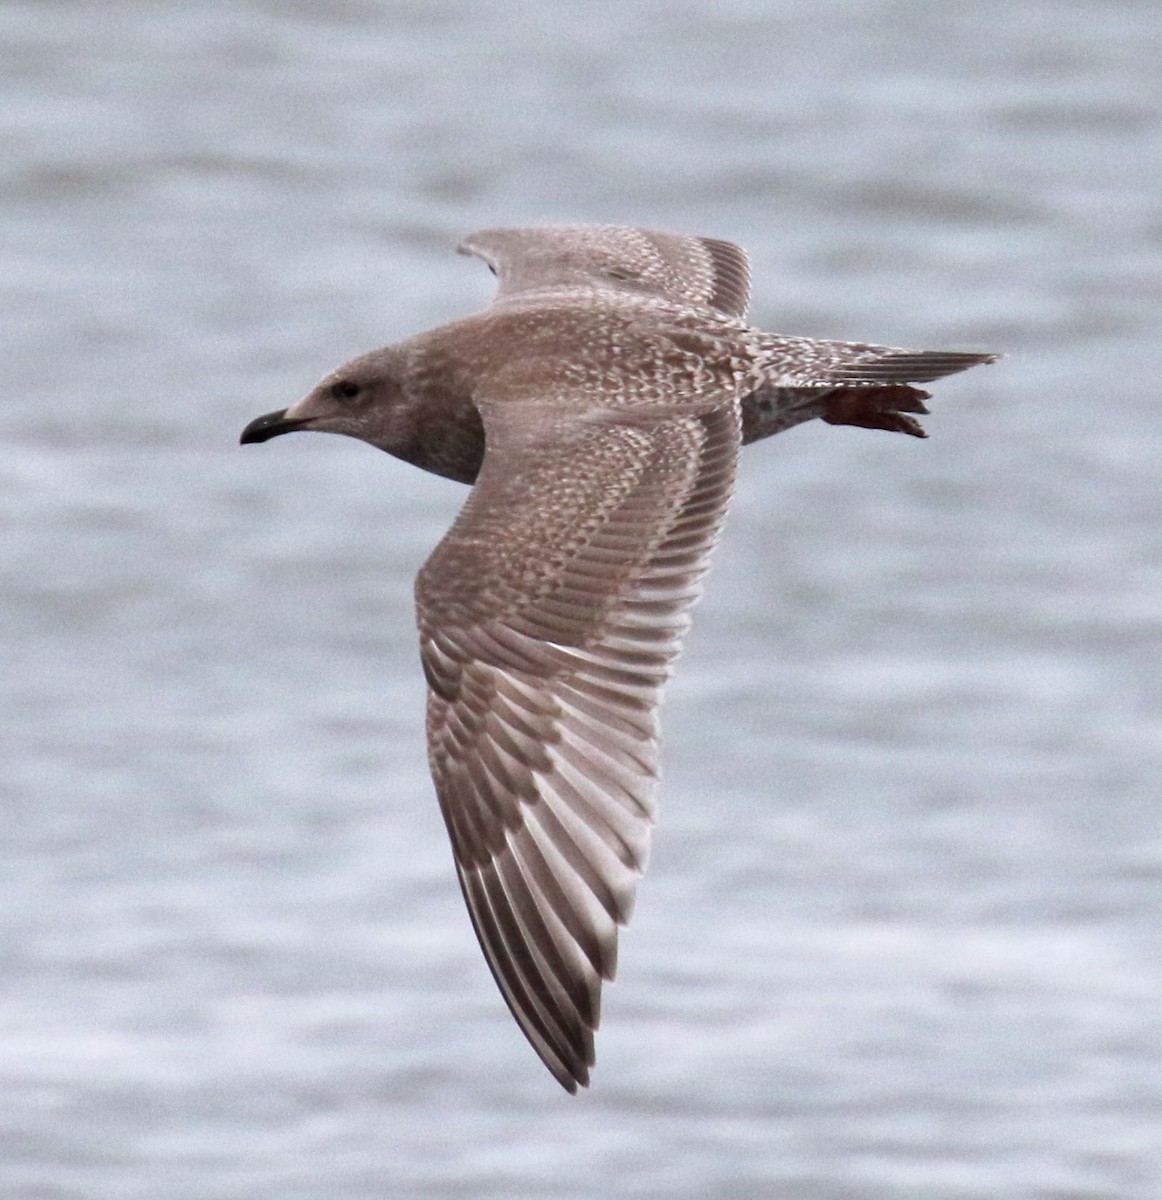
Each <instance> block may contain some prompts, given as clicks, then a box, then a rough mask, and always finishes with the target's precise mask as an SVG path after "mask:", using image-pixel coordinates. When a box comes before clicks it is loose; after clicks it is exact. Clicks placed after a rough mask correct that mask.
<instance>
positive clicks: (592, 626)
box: [416, 403, 739, 1091]
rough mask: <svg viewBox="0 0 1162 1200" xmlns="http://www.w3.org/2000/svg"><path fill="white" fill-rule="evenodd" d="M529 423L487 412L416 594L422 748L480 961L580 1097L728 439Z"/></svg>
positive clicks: (666, 426)
mask: <svg viewBox="0 0 1162 1200" xmlns="http://www.w3.org/2000/svg"><path fill="white" fill-rule="evenodd" d="M490 416H493V417H494V419H493V420H491V421H490ZM520 424H521V422H520V419H519V417H517V418H512V416H511V412H510V413H509V414H506V419H505V420H504V421H503V422H501V421H500V419H499V418H497V417H495V416H494V414H490V412H489V411H488V409H487V408H486V409H485V425H486V428H488V432H489V450H488V454H487V456H486V457H485V461H484V466H483V468H482V470H481V474H480V477H479V480H478V482H477V484H476V487H475V489H474V490H473V492H472V494H471V495H470V497H469V499H468V501H467V503H466V504H465V506H464V509H463V510H462V512H461V514H460V516H459V517H458V519H457V521H456V523H455V525H454V526H453V527H452V529H451V530H450V531H449V533H448V535H447V537H446V538H445V539H444V541H443V542H441V544H440V546H439V547H438V548H437V549H436V550H435V552H434V553H433V554H432V556H431V558H430V559H429V560H428V562H427V563H426V564H425V566H424V568H423V570H422V571H421V573H420V576H419V579H418V580H417V585H416V596H417V607H418V615H419V627H420V640H421V650H422V657H423V662H424V669H425V673H426V675H427V679H428V684H429V696H428V747H429V755H430V761H431V768H432V776H433V779H434V780H435V784H436V791H437V794H438V796H439V801H440V807H441V810H442V811H443V815H444V820H445V822H446V824H447V827H448V832H449V834H450V835H451V840H452V847H453V851H454V854H455V859H456V867H457V871H458V873H459V877H460V883H461V887H462V889H463V892H464V897H465V899H466V901H467V903H468V909H469V912H470V913H471V916H472V922H473V925H474V926H475V929H476V934H477V937H478V938H479V941H480V945H481V947H482V948H483V950H484V954H485V957H486V958H487V960H488V964H489V966H490V967H491V969H492V973H493V975H494V976H495V978H496V981H497V984H498V985H499V987H500V990H501V992H502V994H503V995H504V998H505V1000H506V1001H507V1003H508V1006H509V1008H510V1009H511V1011H512V1013H513V1015H514V1016H515V1018H516V1020H517V1022H518V1023H519V1025H520V1027H521V1029H522V1030H523V1031H524V1033H525V1036H526V1037H527V1038H528V1040H529V1041H530V1043H531V1044H532V1045H533V1047H534V1049H535V1050H536V1051H537V1053H538V1054H539V1055H540V1056H541V1058H542V1060H543V1061H544V1063H545V1065H546V1066H547V1067H548V1068H549V1070H550V1071H552V1073H553V1074H554V1076H555V1077H556V1078H557V1080H558V1081H559V1082H560V1083H561V1084H562V1086H564V1087H565V1088H567V1089H568V1090H570V1091H575V1090H576V1088H577V1087H578V1085H585V1084H587V1083H588V1081H589V1068H590V1066H592V1064H593V1061H594V1050H593V1031H594V1030H595V1029H596V1028H597V1024H598V1021H599V1018H600V996H601V984H602V981H603V980H605V979H611V978H612V977H613V973H614V969H615V965H616V950H617V929H618V926H619V925H622V924H624V923H625V922H626V921H627V920H628V918H629V915H630V910H631V907H632V903H633V896H634V888H635V885H636V883H637V879H638V877H639V876H640V875H641V872H642V871H643V869H644V867H645V863H646V857H647V853H648V848H649V834H650V825H651V822H652V819H653V812H654V796H655V791H656V787H657V773H658V765H657V764H658V744H657V737H658V726H657V715H656V710H657V706H658V701H659V697H660V693H661V689H662V686H663V684H664V682H665V680H666V679H667V677H668V675H669V672H670V666H671V663H672V662H673V660H674V658H675V656H676V655H677V653H678V650H679V646H680V642H681V637H682V634H683V632H684V631H685V629H686V626H687V623H688V611H689V609H690V607H691V605H692V604H693V602H694V600H695V599H696V597H697V595H698V592H699V586H700V580H701V577H702V575H703V573H704V572H705V570H706V568H707V563H708V558H709V553H710V550H711V547H712V545H713V543H714V541H715V538H716V536H717V533H718V530H719V527H720V525H721V522H722V517H723V514H724V513H725V511H726V507H727V504H728V502H729V498H730V493H731V489H732V486H733V481H734V474H735V463H736V458H737V451H738V445H739V420H738V415H737V411H736V409H735V406H734V405H733V404H730V403H727V404H724V405H723V406H722V407H720V408H717V409H714V410H712V411H708V412H704V413H700V414H695V415H691V414H690V413H689V412H686V413H683V414H679V415H671V416H665V415H656V414H655V415H651V416H650V417H649V418H648V419H647V418H640V419H635V418H633V417H631V416H628V415H621V416H613V415H611V416H609V417H608V418H605V417H602V418H600V419H596V420H595V419H591V418H587V419H584V420H578V421H576V422H575V423H574V424H573V425H572V426H571V427H570V428H569V429H568V430H567V431H562V430H561V428H560V427H559V425H558V426H557V427H556V428H555V429H554V430H553V432H552V436H551V437H547V436H546V437H544V438H541V437H539V436H537V434H536V432H535V430H529V429H524V430H521V429H520V428H519V427H520Z"/></svg>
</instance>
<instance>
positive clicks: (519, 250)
mask: <svg viewBox="0 0 1162 1200" xmlns="http://www.w3.org/2000/svg"><path fill="white" fill-rule="evenodd" d="M460 253H461V254H472V255H475V256H476V257H477V258H481V259H483V260H484V261H485V262H486V263H487V264H488V265H489V267H491V268H492V271H493V273H494V274H495V275H496V276H497V277H498V278H499V280H500V289H499V291H498V294H497V295H498V300H501V301H503V300H504V299H506V298H508V297H511V296H519V295H520V294H521V293H522V292H529V291H537V290H541V289H545V288H577V287H589V288H601V289H604V290H608V291H613V292H618V293H623V294H629V295H639V296H642V295H644V296H656V297H658V298H660V299H664V300H668V301H670V302H672V303H675V304H682V305H695V306H699V307H703V306H704V307H708V308H712V309H716V310H717V311H718V312H721V313H725V314H726V315H728V316H732V317H742V316H743V315H744V314H745V313H746V306H747V301H748V299H749V297H750V267H749V265H748V263H747V257H746V253H745V252H744V251H743V250H742V249H741V247H739V246H736V245H734V243H733V242H723V241H719V240H718V239H717V238H706V237H684V236H682V235H680V234H674V233H656V232H654V231H653V230H649V229H630V228H626V227H623V226H616V225H581V226H579V225H561V226H547V227H544V228H536V229H485V230H482V231H481V232H480V233H474V234H472V236H471V237H468V238H465V239H464V241H463V242H462V243H461V244H460Z"/></svg>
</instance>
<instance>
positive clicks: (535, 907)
mask: <svg viewBox="0 0 1162 1200" xmlns="http://www.w3.org/2000/svg"><path fill="white" fill-rule="evenodd" d="M461 250H462V251H464V252H465V253H469V254H474V255H476V256H478V257H480V258H482V259H484V261H485V262H487V263H488V265H489V266H490V267H491V268H492V270H493V271H494V272H495V273H496V275H497V276H498V277H499V280H500V287H499V292H498V295H497V298H496V301H495V302H494V303H493V305H492V306H491V307H490V308H489V309H488V310H487V311H486V312H484V313H481V314H478V315H476V316H474V317H469V318H467V319H466V320H463V321H459V322H456V323H454V324H452V325H448V326H444V327H443V328H441V329H437V330H433V331H431V332H429V333H425V334H420V335H419V336H417V337H414V338H412V339H410V340H408V341H405V342H402V343H399V344H398V345H396V346H392V347H388V348H386V349H384V350H379V351H375V352H373V353H371V354H368V355H365V356H364V357H362V358H359V359H355V360H354V361H353V362H351V363H348V364H346V365H345V366H343V367H340V368H339V369H338V370H337V371H335V372H333V373H332V374H331V375H329V376H328V377H327V378H326V379H325V380H323V382H322V383H321V384H320V385H319V387H317V388H316V389H315V390H314V391H313V392H311V393H310V395H308V396H307V397H306V398H305V399H304V400H302V401H301V402H300V403H299V404H296V405H295V406H294V407H292V408H290V409H287V410H285V411H281V412H277V413H270V414H268V415H266V416H264V417H259V418H258V419H257V420H256V421H253V422H252V423H251V424H250V425H249V426H247V428H246V430H245V431H244V432H243V435H242V440H243V441H244V442H250V441H265V440H266V439H267V438H270V437H273V436H275V435H276V434H279V433H284V432H287V431H289V430H292V429H319V430H325V431H330V432H337V433H345V434H349V435H351V436H354V437H359V438H362V439H363V440H365V441H368V442H371V443H372V444H373V445H377V446H380V447H381V448H383V449H385V450H387V451H389V452H390V453H392V454H394V455H396V456H397V457H400V458H403V459H405V460H407V461H409V462H413V463H415V464H417V465H418V466H421V467H423V468H424V469H426V470H430V471H434V472H436V473H438V474H441V475H446V476H448V477H449V478H452V479H459V480H462V481H464V482H475V487H474V488H473V490H472V492H471V494H470V495H469V497H468V501H467V503H466V504H465V505H464V508H463V509H462V510H461V512H460V515H459V516H458V517H457V519H456V521H455V523H454V524H453V526H452V528H451V530H449V532H448V534H447V536H446V537H445V538H444V540H443V541H442V542H441V543H440V545H439V546H438V547H437V548H436V550H435V552H434V553H433V554H432V556H431V558H429V560H428V562H427V563H426V564H425V566H424V568H423V570H422V571H421V572H420V575H419V578H418V580H417V583H416V602H417V610H418V616H419V630H420V646H421V656H422V661H423V667H424V672H425V674H426V676H427V680H428V687H429V693H428V721H427V729H428V746H429V757H430V761H431V768H432V776H433V779H434V780H435V784H436V792H437V795H438V797H439V801H440V806H441V809H442V811H443V814H444V820H445V822H446V824H447V826H448V832H449V834H450V835H451V839H452V846H453V850H454V853H455V859H456V867H457V870H458V872H459V876H460V883H461V887H462V888H463V891H464V896H465V899H466V900H467V902H468V909H469V912H470V913H471V916H472V922H473V925H474V926H475V928H476V933H477V936H478V937H479V939H480V944H481V946H482V947H483V949H484V953H485V956H486V958H487V959H488V963H489V965H490V967H491V968H492V972H493V975H494V976H495V977H496V981H497V983H498V984H499V986H500V989H501V991H502V993H503V994H504V997H505V999H506V1000H507V1002H508V1004H509V1007H510V1008H511V1010H512V1012H513V1014H514V1016H515V1017H516V1019H517V1021H518V1022H519V1023H520V1026H521V1028H522V1030H523V1031H524V1033H525V1035H526V1036H527V1037H528V1039H529V1041H530V1042H531V1043H532V1045H533V1047H534V1048H535V1049H536V1051H537V1053H538V1054H539V1055H540V1056H541V1058H542V1059H543V1060H544V1062H545V1064H546V1065H547V1066H548V1068H549V1069H550V1070H551V1071H552V1072H553V1074H554V1075H555V1076H556V1078H557V1079H558V1080H559V1081H560V1082H561V1083H562V1084H563V1085H564V1086H565V1087H566V1088H568V1089H569V1090H570V1091H574V1090H576V1087H577V1085H578V1084H586V1083H588V1080H589V1067H590V1066H591V1065H592V1064H593V1060H594V1057H593V1031H594V1029H595V1028H596V1027H597V1023H598V1019H599V1007H600V996H601V983H602V980H604V979H611V978H612V977H613V972H614V966H615V959H616V950H617V927H618V926H619V925H621V924H624V923H625V922H626V921H627V920H628V918H629V914H630V909H631V907H632V904H633V895H634V887H635V885H636V882H637V879H638V877H639V876H640V874H641V872H642V870H643V869H644V867H645V862H646V856H647V853H648V849H649V830H650V824H651V822H652V819H653V814H654V800H655V793H656V791H657V780H658V725H657V708H658V701H659V698H660V693H661V689H662V686H663V685H664V683H665V681H666V679H667V678H668V676H669V674H670V670H671V667H672V664H673V661H674V659H675V657H676V656H677V653H678V650H679V646H680V643H681V638H682V634H683V633H684V631H685V629H686V627H687V624H688V621H689V615H688V614H689V610H690V608H691V606H692V605H693V603H694V601H695V599H696V598H697V596H698V592H699V587H700V581H701V578H702V575H703V574H704V573H705V571H706V569H707V565H708V560H709V554H710V550H711V548H712V547H713V545H714V542H715V540H716V538H717V536H718V532H719V529H720V527H721V524H722V519H723V516H724V515H725V512H726V508H727V505H728V503H729V500H730V494H731V489H732V486H733V483H734V476H735V465H736V459H737V453H738V448H739V446H740V445H741V444H743V443H744V442H749V441H755V440H757V439H759V438H762V437H767V436H769V435H770V434H772V433H777V432H779V431H780V430H782V429H786V428H789V427H791V426H792V425H795V424H798V423H799V422H801V421H804V420H809V419H810V418H812V417H816V416H818V417H822V418H823V419H824V420H826V421H830V422H832V423H835V424H852V425H863V426H867V427H869V428H881V429H892V430H897V431H899V432H903V433H911V434H914V435H917V436H923V431H922V430H921V429H920V427H919V426H918V425H917V423H916V422H915V421H914V420H913V418H912V417H911V416H910V415H908V414H912V413H924V412H925V411H926V409H925V408H924V405H923V400H924V399H925V398H926V396H927V393H925V392H922V391H920V390H919V389H917V388H914V387H912V386H910V385H911V384H912V383H916V382H926V381H928V380H931V379H936V378H939V377H940V376H942V375H946V374H949V373H951V372H954V371H960V370H964V369H965V368H966V367H970V366H972V365H974V364H976V363H981V362H988V361H991V359H992V356H990V355H983V354H958V353H942V352H935V353H933V352H918V353H917V352H912V351H904V350H895V349H892V348H890V347H884V346H873V345H864V344H856V343H847V342H820V341H811V340H809V339H806V338H790V337H781V336H777V335H774V334H769V333H763V332H761V331H759V330H755V329H752V328H750V327H749V326H747V325H746V324H745V323H744V321H743V316H744V314H745V311H746V306H747V299H748V294H749V271H748V268H747V262H746V256H745V255H744V254H743V252H742V251H741V250H740V249H739V248H738V247H737V246H733V245H731V244H730V243H728V242H720V241H715V240H713V239H709V238H690V237H680V236H675V235H672V234H661V233H652V232H648V231H644V230H637V229H625V228H615V227H607V226H579V227H569V228H549V229H507V230H489V231H486V232H483V233H478V234H475V235H473V236H472V237H470V238H469V239H468V240H467V241H465V242H464V244H463V246H462V247H461ZM486 447H487V452H485V449H486Z"/></svg>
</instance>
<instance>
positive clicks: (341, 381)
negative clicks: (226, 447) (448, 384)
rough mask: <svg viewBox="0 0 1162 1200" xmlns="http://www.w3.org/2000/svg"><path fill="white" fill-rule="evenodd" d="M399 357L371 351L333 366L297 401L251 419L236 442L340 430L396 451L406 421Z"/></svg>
mask: <svg viewBox="0 0 1162 1200" xmlns="http://www.w3.org/2000/svg"><path fill="white" fill-rule="evenodd" d="M401 367H402V362H401V356H400V354H399V352H398V351H397V350H396V348H395V347H391V346H389V347H387V348H386V349H383V350H374V351H372V353H370V354H364V355H362V356H361V357H359V358H354V359H352V360H351V361H350V362H349V363H344V365H343V366H341V367H337V368H336V369H335V370H334V371H332V372H331V373H330V374H329V375H328V376H326V378H325V379H323V380H322V381H321V382H320V383H319V384H318V386H317V387H315V388H313V389H312V390H311V391H310V392H308V393H307V395H306V396H304V397H303V398H302V399H301V400H300V401H299V402H298V403H297V404H292V405H291V406H290V408H283V409H279V410H278V411H277V412H270V413H264V414H263V415H262V416H261V417H256V418H255V419H254V420H253V421H251V422H250V424H249V425H247V426H246V428H245V429H244V430H243V431H242V437H241V439H240V441H241V442H242V444H243V445H244V446H245V445H247V444H249V443H251V442H266V441H269V440H270V439H271V438H273V437H278V436H279V435H280V434H283V433H293V432H294V431H295V430H296V429H313V430H316V431H318V432H320V433H343V434H346V435H347V436H348V437H354V438H359V439H360V441H364V442H370V443H371V444H372V445H373V446H378V447H380V448H381V449H383V450H387V451H388V452H389V453H392V454H397V455H398V454H399V453H400V448H401V445H402V444H403V443H405V442H406V440H407V438H408V432H409V428H410V425H411V414H410V412H409V411H408V410H409V407H410V406H409V405H407V404H406V403H405V402H404V387H403V382H402V370H401Z"/></svg>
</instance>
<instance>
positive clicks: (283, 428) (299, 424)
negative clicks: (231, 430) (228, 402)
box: [238, 408, 310, 446]
mask: <svg viewBox="0 0 1162 1200" xmlns="http://www.w3.org/2000/svg"><path fill="white" fill-rule="evenodd" d="M286 414H287V410H286V409H285V408H280V409H279V410H278V412H271V413H264V414H263V415H262V416H261V417H255V418H254V420H253V421H251V422H250V424H249V425H247V426H246V428H245V429H244V430H243V431H242V436H241V437H240V438H239V439H238V441H239V444H240V445H243V446H247V445H249V444H250V443H251V442H268V441H270V439H271V438H272V437H278V435H279V434H280V433H292V432H294V430H296V429H302V428H303V426H304V425H309V424H310V419H309V418H308V419H306V420H297V421H293V420H292V421H288V420H287V417H286Z"/></svg>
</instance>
